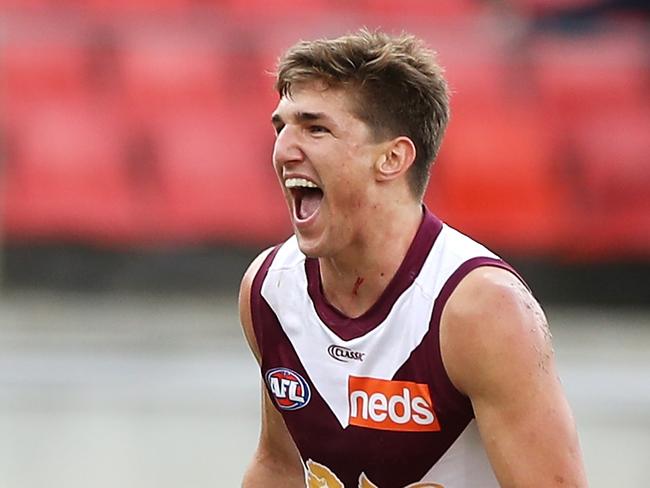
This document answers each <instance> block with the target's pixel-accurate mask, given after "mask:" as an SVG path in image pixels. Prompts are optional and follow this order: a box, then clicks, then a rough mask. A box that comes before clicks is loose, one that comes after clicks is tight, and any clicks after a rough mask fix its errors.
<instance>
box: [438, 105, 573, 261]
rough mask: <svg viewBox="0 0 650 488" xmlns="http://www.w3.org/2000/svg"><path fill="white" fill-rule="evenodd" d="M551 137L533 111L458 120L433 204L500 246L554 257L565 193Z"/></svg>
mask: <svg viewBox="0 0 650 488" xmlns="http://www.w3.org/2000/svg"><path fill="white" fill-rule="evenodd" d="M554 164H555V162H554V160H553V154H552V145H551V134H550V133H549V132H548V131H547V129H546V127H545V125H544V123H543V121H542V120H541V118H539V117H538V114H537V112H534V111H532V110H531V109H530V108H519V109H509V110H508V109H506V107H502V108H500V109H495V110H494V111H493V112H490V113H485V112H481V113H474V115H473V116H469V114H464V116H463V117H460V116H458V117H456V118H453V119H452V121H451V124H450V127H449V130H448V134H447V136H446V138H445V141H444V142H443V146H442V151H441V154H440V157H439V162H438V163H436V166H434V170H433V174H432V178H431V188H430V191H429V193H428V196H427V201H428V202H429V204H430V205H431V206H432V208H434V209H436V210H438V211H439V212H440V213H441V215H442V216H443V217H445V218H446V219H447V220H448V221H449V222H450V223H451V225H458V226H459V227H460V228H462V229H465V230H466V231H467V232H468V233H469V234H470V235H473V236H475V237H477V238H480V239H482V240H483V241H484V242H486V243H488V244H490V245H492V246H495V247H497V248H499V249H507V250H509V251H511V252H527V253H548V252H554V250H556V249H557V248H558V245H559V243H560V241H561V239H562V232H563V230H562V227H563V222H562V214H561V204H562V201H563V198H564V196H563V193H564V190H563V188H562V182H561V180H559V179H558V175H557V173H556V171H555V169H556V168H555V165H554Z"/></svg>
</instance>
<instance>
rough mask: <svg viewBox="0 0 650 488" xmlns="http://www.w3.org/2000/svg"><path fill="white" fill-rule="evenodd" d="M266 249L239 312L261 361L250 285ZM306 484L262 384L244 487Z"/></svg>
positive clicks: (250, 273)
mask: <svg viewBox="0 0 650 488" xmlns="http://www.w3.org/2000/svg"><path fill="white" fill-rule="evenodd" d="M266 255H267V253H262V254H260V256H258V257H257V258H256V259H255V261H253V263H252V264H251V265H250V267H249V268H248V270H247V271H246V274H245V275H244V278H243V280H242V283H241V288H240V290H239V316H240V321H241V324H242V327H243V330H244V335H245V336H246V340H247V341H248V344H249V346H250V348H251V351H253V354H254V355H255V358H256V359H257V361H258V362H260V361H261V357H260V352H259V348H258V346H257V342H256V340H255V334H254V332H253V321H252V317H251V286H252V283H253V278H254V277H255V274H256V273H257V270H258V269H259V267H260V266H261V264H262V262H263V261H264V258H265V257H266ZM271 486H282V487H286V488H293V487H296V488H298V487H301V488H303V487H304V486H305V475H304V471H303V467H302V462H301V461H300V456H299V454H298V449H297V448H296V446H295V444H294V442H293V440H292V439H291V436H290V435H289V431H288V430H287V427H286V425H285V424H284V420H283V419H282V416H281V415H280V413H279V412H278V411H277V410H276V408H275V407H274V406H273V403H272V401H271V399H270V398H269V395H268V393H267V391H266V388H265V387H264V385H263V384H262V419H261V431H260V438H259V441H258V444H257V449H256V450H255V453H254V455H253V459H252V461H251V463H250V465H249V466H248V469H247V470H246V473H245V474H244V480H243V482H242V487H243V488H258V487H264V488H267V487H271Z"/></svg>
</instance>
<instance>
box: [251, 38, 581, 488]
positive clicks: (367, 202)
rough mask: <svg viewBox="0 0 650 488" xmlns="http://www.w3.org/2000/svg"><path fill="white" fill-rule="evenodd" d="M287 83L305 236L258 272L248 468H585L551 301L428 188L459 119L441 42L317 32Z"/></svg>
mask: <svg viewBox="0 0 650 488" xmlns="http://www.w3.org/2000/svg"><path fill="white" fill-rule="evenodd" d="M276 87H277V90H278V92H279V94H280V97H281V99H280V102H279V104H278V106H277V109H276V110H275V112H274V114H273V116H272V122H273V125H274V127H275V130H276V133H277V137H276V142H275V148H274V152H273V164H274V167H275V170H276V172H277V175H278V178H279V181H280V184H281V186H282V188H283V191H284V195H285V197H286V200H287V204H288V206H289V212H290V215H291V221H292V223H293V229H294V234H295V235H294V236H293V237H291V238H290V239H289V240H288V241H286V242H285V243H283V244H281V245H279V246H277V247H275V248H274V249H272V250H269V251H267V252H264V253H262V255H260V256H259V257H258V258H257V259H256V260H255V261H254V262H253V264H252V265H251V267H250V268H249V270H248V271H247V272H246V275H245V276H244V279H243V282H242V286H241V291H240V313H241V321H242V324H243V327H244V332H245V335H246V338H247V340H248V342H249V344H250V346H251V349H252V350H253V352H254V354H255V356H256V358H257V360H258V361H259V363H260V367H261V372H262V378H263V388H262V389H263V393H262V397H263V403H262V430H261V434H260V440H259V445H258V447H257V450H256V452H255V455H254V458H253V462H252V464H251V465H250V467H249V469H248V471H247V472H246V474H245V477H244V483H243V484H244V486H245V487H247V488H248V487H283V488H289V487H302V486H305V485H307V486H309V487H337V488H339V487H353V488H356V487H365V488H370V487H378V488H386V487H405V486H408V487H416V486H417V487H425V486H428V487H444V488H479V487H480V488H483V487H494V486H503V487H541V486H543V487H551V486H561V487H584V486H586V480H585V474H584V471H583V467H582V460H581V454H580V448H579V445H578V439H577V436H576V431H575V426H574V422H573V419H572V416H571V412H570V409H569V406H568V404H567V402H566V399H565V397H564V393H563V391H562V387H561V385H560V382H559V380H558V377H557V373H556V369H555V364H554V359H553V349H552V346H551V341H550V338H551V337H550V333H549V331H548V327H547V324H546V320H545V318H544V314H543V312H542V310H541V309H540V307H539V305H538V304H537V303H536V302H535V300H534V299H533V297H532V296H531V294H530V292H529V290H528V289H527V287H526V286H525V285H524V284H523V283H522V281H521V279H520V278H519V277H518V275H517V274H516V273H515V272H514V271H513V270H512V269H511V268H510V267H509V266H508V265H507V264H506V263H504V262H503V261H502V260H500V259H499V258H498V257H497V256H495V255H494V254H493V253H491V252H490V251H488V250H487V249H486V248H484V247H483V246H481V245H480V244H478V243H476V242H474V241H472V240H471V239H469V238H468V237H466V236H464V235H463V234H461V233H459V232H457V231H456V230H454V229H452V228H450V227H448V226H447V225H445V224H443V223H442V222H441V221H440V220H439V219H438V218H436V217H435V216H434V215H433V214H431V213H430V212H429V211H428V210H427V209H426V208H425V207H423V205H422V196H423V193H424V190H425V188H426V184H427V181H428V175H429V168H430V166H431V163H432V161H433V160H434V158H435V156H436V153H437V151H438V148H439V146H440V142H441V139H442V136H443V133H444V130H445V126H446V124H447V119H448V100H447V97H448V95H447V87H446V83H445V81H444V79H443V77H442V74H441V69H440V68H439V66H438V65H437V64H436V63H435V60H434V57H433V55H432V53H431V52H430V51H428V50H427V49H426V48H425V47H424V46H423V45H422V44H421V43H420V42H419V41H417V40H416V39H414V38H412V37H410V36H400V37H390V36H387V35H384V34H381V33H370V32H367V31H360V32H358V33H356V34H354V35H349V36H345V37H341V38H339V39H334V40H318V41H313V42H301V43H299V44H297V45H296V46H294V47H293V48H291V49H290V50H289V51H288V52H287V53H286V54H285V55H284V57H283V58H282V59H281V61H280V64H279V69H278V75H277V84H276Z"/></svg>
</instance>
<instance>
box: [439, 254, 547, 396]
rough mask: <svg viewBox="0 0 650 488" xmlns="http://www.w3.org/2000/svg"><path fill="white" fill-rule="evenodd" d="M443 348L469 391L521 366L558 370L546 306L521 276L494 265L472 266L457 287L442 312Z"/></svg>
mask: <svg viewBox="0 0 650 488" xmlns="http://www.w3.org/2000/svg"><path fill="white" fill-rule="evenodd" d="M441 349H442V353H443V361H444V363H445V367H446V368H447V370H448V373H449V376H450V378H451V380H452V382H454V384H455V385H456V386H457V387H458V389H459V390H461V391H462V392H464V393H466V394H472V393H475V394H477V393H479V392H480V390H481V389H482V388H494V387H496V386H498V385H495V384H494V383H495V381H501V378H504V377H510V378H512V377H513V375H516V374H517V372H519V373H520V374H523V375H528V374H543V375H549V374H550V375H553V376H555V372H554V371H553V368H554V366H553V364H554V361H553V359H552V355H553V348H552V345H551V334H550V331H549V327H548V323H547V320H546V317H545V315H544V312H543V311H542V308H541V307H540V305H539V304H538V303H537V301H536V300H535V298H534V297H533V296H532V294H531V292H530V291H529V290H528V288H527V287H526V286H525V285H524V284H523V283H522V282H521V280H520V279H519V278H518V277H517V276H515V275H514V274H513V273H511V272H510V271H507V270H505V269H502V268H498V267H494V266H483V267H479V268H477V269H475V270H473V271H471V272H470V273H469V274H468V275H467V276H466V277H465V278H464V279H463V280H462V281H461V282H460V284H459V285H458V286H457V288H456V290H454V292H453V293H452V295H451V297H450V298H449V300H448V302H447V304H446V306H445V310H444V311H443V315H442V321H441ZM515 365H516V366H517V367H518V368H517V369H516V371H515V370H513V366H515ZM522 380H523V378H522Z"/></svg>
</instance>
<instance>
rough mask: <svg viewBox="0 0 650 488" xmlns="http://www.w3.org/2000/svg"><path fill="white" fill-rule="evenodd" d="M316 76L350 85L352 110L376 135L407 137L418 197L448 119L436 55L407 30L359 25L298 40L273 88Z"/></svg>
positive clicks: (287, 90) (286, 92) (281, 89)
mask: <svg viewBox="0 0 650 488" xmlns="http://www.w3.org/2000/svg"><path fill="white" fill-rule="evenodd" d="M314 81H319V82H322V83H324V84H325V86H326V87H328V88H332V87H335V88H339V87H341V88H345V89H351V90H352V93H353V94H354V95H355V99H356V107H354V108H353V109H352V112H353V114H354V115H355V116H356V117H358V118H359V119H360V120H362V121H363V122H365V123H366V124H368V126H369V127H370V129H371V131H372V132H373V136H374V137H375V138H376V139H377V140H387V139H390V138H393V137H398V136H407V137H409V138H410V139H411V140H412V141H413V143H414V145H415V148H416V157H415V161H414V163H413V165H412V167H411V168H410V170H409V173H408V175H407V176H408V178H409V179H408V181H409V185H410V188H411V190H412V192H413V194H414V195H415V196H416V197H417V198H419V199H421V198H422V196H423V195H424V191H425V190H426V187H427V183H428V181H429V170H430V168H431V164H432V163H433V161H434V159H435V158H436V155H437V154H438V150H439V148H440V144H441V142H442V137H443V135H444V132H445V128H446V127H447V122H448V120H449V92H448V88H447V82H446V80H445V79H444V77H443V69H442V68H441V66H440V65H439V64H438V63H437V61H436V55H435V53H434V52H433V51H431V50H430V49H428V48H427V47H426V46H425V45H424V44H423V42H422V41H421V40H419V39H417V38H415V37H414V36H412V35H409V34H404V33H403V34H401V35H399V36H390V35H388V34H385V33H383V32H379V31H373V32H371V31H368V30H366V29H361V30H359V31H357V32H355V33H353V34H348V35H345V36H342V37H339V38H336V39H318V40H313V41H301V42H298V43H297V44H295V45H294V46H293V47H291V48H289V49H288V50H287V51H286V52H285V53H284V55H283V56H282V57H281V58H280V60H279V62H278V66H277V72H276V83H275V89H276V90H277V92H278V93H279V95H280V96H281V97H283V96H291V90H292V87H294V86H295V85H299V84H303V83H309V82H314Z"/></svg>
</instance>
